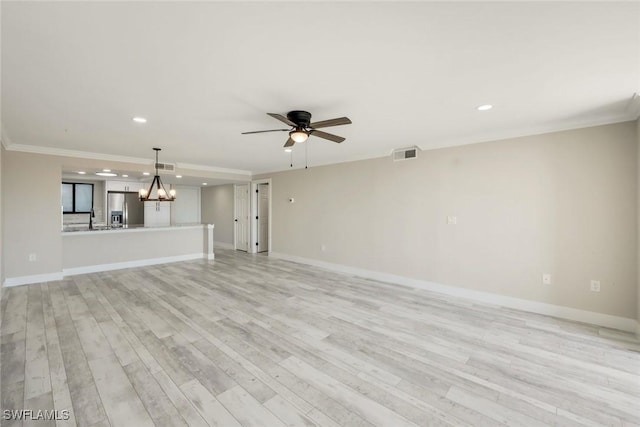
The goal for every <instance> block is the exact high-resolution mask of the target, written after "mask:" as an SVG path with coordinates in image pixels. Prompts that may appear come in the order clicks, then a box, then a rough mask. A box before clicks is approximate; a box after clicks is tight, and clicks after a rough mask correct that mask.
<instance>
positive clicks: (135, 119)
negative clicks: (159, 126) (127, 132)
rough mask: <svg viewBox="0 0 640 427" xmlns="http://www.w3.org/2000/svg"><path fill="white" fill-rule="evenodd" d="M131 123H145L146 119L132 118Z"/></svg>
mask: <svg viewBox="0 0 640 427" xmlns="http://www.w3.org/2000/svg"><path fill="white" fill-rule="evenodd" d="M133 121H134V122H136V123H147V119H145V118H144V117H134V118H133Z"/></svg>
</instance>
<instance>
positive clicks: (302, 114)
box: [287, 110, 311, 127]
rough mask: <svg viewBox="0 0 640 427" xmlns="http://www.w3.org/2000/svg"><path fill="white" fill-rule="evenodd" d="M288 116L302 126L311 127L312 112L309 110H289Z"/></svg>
mask: <svg viewBox="0 0 640 427" xmlns="http://www.w3.org/2000/svg"><path fill="white" fill-rule="evenodd" d="M287 118H288V119H289V120H291V121H292V122H293V123H295V124H296V125H298V126H300V127H309V123H311V113H309V112H308V111H300V110H294V111H289V112H288V113H287Z"/></svg>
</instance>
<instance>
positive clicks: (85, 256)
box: [62, 224, 214, 276]
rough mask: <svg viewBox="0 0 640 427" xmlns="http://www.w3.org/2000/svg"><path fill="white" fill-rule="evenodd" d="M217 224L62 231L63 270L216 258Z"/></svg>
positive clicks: (72, 271) (86, 270) (91, 270)
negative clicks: (214, 236) (214, 234)
mask: <svg viewBox="0 0 640 427" xmlns="http://www.w3.org/2000/svg"><path fill="white" fill-rule="evenodd" d="M213 228H214V226H213V224H206V225H203V224H193V225H178V226H168V227H144V226H129V227H126V228H123V227H120V228H107V227H100V228H98V229H94V230H89V229H80V230H78V229H74V230H67V231H62V272H63V275H65V276H69V275H74V274H84V273H94V272H98V271H109V270H118V269H121V268H130V267H141V266H146V265H155V264H165V263H168V262H176V261H186V260H192V259H202V258H205V259H213V258H214V254H213Z"/></svg>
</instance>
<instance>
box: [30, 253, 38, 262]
mask: <svg viewBox="0 0 640 427" xmlns="http://www.w3.org/2000/svg"><path fill="white" fill-rule="evenodd" d="M37 260H38V255H36V254H29V262H36V261H37Z"/></svg>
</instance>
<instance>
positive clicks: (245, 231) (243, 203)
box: [233, 184, 249, 252]
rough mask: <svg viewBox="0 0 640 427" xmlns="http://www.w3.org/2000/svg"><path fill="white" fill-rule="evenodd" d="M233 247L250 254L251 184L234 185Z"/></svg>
mask: <svg viewBox="0 0 640 427" xmlns="http://www.w3.org/2000/svg"><path fill="white" fill-rule="evenodd" d="M233 188H234V198H235V203H234V204H233V217H234V219H233V221H234V224H235V225H234V233H233V246H234V248H235V249H236V250H238V251H245V252H249V184H243V185H234V187H233Z"/></svg>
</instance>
